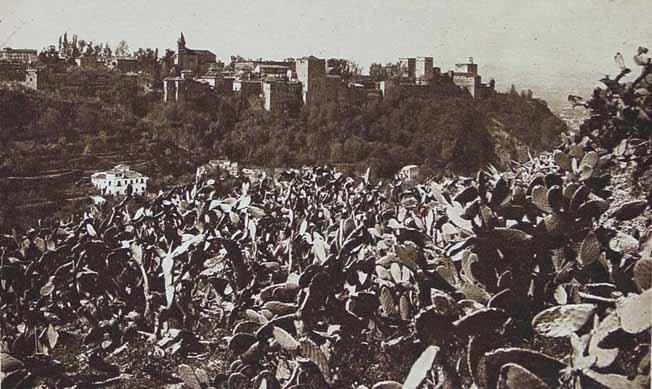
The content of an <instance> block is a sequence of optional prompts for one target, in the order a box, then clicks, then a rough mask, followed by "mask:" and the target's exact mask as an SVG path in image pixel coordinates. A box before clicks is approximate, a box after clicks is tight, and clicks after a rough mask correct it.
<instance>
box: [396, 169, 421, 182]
mask: <svg viewBox="0 0 652 389" xmlns="http://www.w3.org/2000/svg"><path fill="white" fill-rule="evenodd" d="M418 177H419V167H418V166H417V165H407V166H403V167H402V168H401V170H399V172H398V174H396V178H397V179H399V180H401V181H403V182H404V183H406V184H410V183H413V182H415V181H416V180H417V178H418Z"/></svg>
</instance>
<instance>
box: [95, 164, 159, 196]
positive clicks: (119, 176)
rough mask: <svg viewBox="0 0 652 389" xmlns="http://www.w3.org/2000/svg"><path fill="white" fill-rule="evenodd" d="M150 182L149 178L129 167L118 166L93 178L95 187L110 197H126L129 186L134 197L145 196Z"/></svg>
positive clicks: (96, 174)
mask: <svg viewBox="0 0 652 389" xmlns="http://www.w3.org/2000/svg"><path fill="white" fill-rule="evenodd" d="M148 181H149V178H148V177H146V176H144V175H142V174H141V173H139V172H137V171H133V170H131V169H130V168H129V166H127V165H117V166H116V167H114V168H113V169H111V170H108V171H106V172H98V173H94V174H93V175H92V176H91V183H92V184H93V186H95V187H96V188H97V189H99V190H100V191H101V193H102V194H104V195H109V196H124V195H126V194H127V188H128V187H129V186H131V189H132V193H133V194H134V195H140V196H144V195H145V194H146V193H147V182H148Z"/></svg>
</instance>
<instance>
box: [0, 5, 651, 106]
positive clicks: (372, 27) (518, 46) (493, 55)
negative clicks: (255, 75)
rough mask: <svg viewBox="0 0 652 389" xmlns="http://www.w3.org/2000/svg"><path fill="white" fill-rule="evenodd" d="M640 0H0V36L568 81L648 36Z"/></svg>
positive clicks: (29, 44)
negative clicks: (467, 69)
mask: <svg viewBox="0 0 652 389" xmlns="http://www.w3.org/2000/svg"><path fill="white" fill-rule="evenodd" d="M650 1H651V0H572V1H568V0H491V1H489V0H409V1H397V0H391V1H385V0H328V1H322V0H311V1H308V0H273V1H251V0H238V1H222V0H210V1H208V0H203V1H199V0H177V1H170V0H156V1H145V0H128V1H126V0H102V1H97V0H0V47H14V48H36V49H41V48H43V47H45V46H47V45H50V44H56V42H57V40H58V37H59V35H61V34H63V33H64V32H65V31H67V32H68V35H69V36H70V35H71V34H73V33H74V34H77V35H78V36H79V39H84V40H87V41H88V40H92V41H94V42H109V43H110V44H111V45H112V46H115V45H116V44H117V42H118V41H120V40H122V39H124V40H126V41H127V42H128V43H129V47H130V49H132V50H135V49H137V48H139V47H151V48H159V51H161V52H163V51H164V49H165V48H172V49H175V48H176V40H177V38H178V37H179V34H180V32H182V31H183V33H184V35H185V37H186V41H187V44H188V47H190V48H197V49H208V50H211V51H213V52H214V53H215V54H216V55H217V57H218V58H219V59H221V60H223V61H227V62H228V60H229V58H230V56H231V55H233V54H240V55H242V56H243V57H250V58H268V59H284V58H288V57H300V56H304V55H310V54H313V55H316V56H319V57H327V58H329V57H343V58H349V59H352V60H354V61H355V62H357V63H359V64H360V65H362V66H363V68H364V71H365V72H366V71H367V70H368V66H369V65H370V64H371V63H373V62H382V63H386V62H389V61H396V60H397V58H399V57H406V56H432V57H434V62H435V66H440V67H441V68H442V70H444V71H445V70H448V69H451V68H452V67H453V65H454V64H455V63H457V62H465V61H466V60H467V59H468V57H473V59H474V62H475V63H477V64H479V70H480V73H481V74H482V75H483V78H484V79H488V78H489V77H496V82H497V85H498V88H499V89H501V87H502V88H503V89H505V88H507V87H509V85H510V84H511V82H512V81H513V80H517V81H519V82H521V83H525V84H527V83H531V84H532V86H535V87H538V88H543V87H545V85H546V83H549V84H551V85H552V84H554V85H553V86H554V87H555V88H557V87H560V88H563V87H564V85H566V86H568V87H569V88H571V87H572V85H573V82H576V81H577V80H586V79H588V80H595V79H597V78H599V77H601V76H602V75H604V74H607V73H609V74H611V73H616V72H617V68H616V66H615V64H614V61H613V56H614V55H615V54H616V52H622V53H623V55H624V56H625V58H626V59H627V60H628V61H629V62H630V63H631V57H632V56H633V54H634V51H635V50H636V48H637V47H638V46H640V45H643V46H651V45H652V23H650V9H651V7H650ZM596 77H597V78H596ZM519 86H520V85H519ZM523 87H529V85H523ZM535 93H536V91H535Z"/></svg>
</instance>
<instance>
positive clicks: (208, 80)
mask: <svg viewBox="0 0 652 389" xmlns="http://www.w3.org/2000/svg"><path fill="white" fill-rule="evenodd" d="M373 66H377V67H378V66H380V67H381V68H382V69H381V72H380V73H378V72H376V73H375V74H373V75H372V74H370V75H362V74H360V71H359V69H358V68H355V64H353V63H352V62H351V61H348V60H345V59H335V58H331V59H328V60H326V59H322V58H317V57H314V56H307V57H302V58H297V59H294V58H289V59H285V60H282V61H275V60H262V59H257V60H248V59H243V58H241V57H239V56H238V57H232V61H231V63H230V64H228V65H225V64H224V63H223V62H221V61H219V60H217V56H216V55H215V54H214V53H213V52H211V51H209V50H204V49H194V48H190V47H189V46H188V45H187V42H186V38H185V36H184V35H183V33H181V34H180V37H179V39H178V40H177V47H176V52H175V51H173V50H166V53H165V55H164V56H163V57H161V58H159V57H158V51H153V50H150V49H147V50H146V51H145V50H142V49H140V50H139V51H138V52H137V53H134V54H133V55H132V54H129V53H125V52H124V51H120V52H118V50H117V49H116V52H115V53H114V52H113V51H112V50H111V49H110V48H109V47H108V44H107V45H106V46H102V45H99V46H95V47H93V46H91V45H90V44H87V43H84V41H79V42H78V41H77V37H76V36H73V39H72V40H68V38H67V34H64V35H63V37H62V38H60V39H59V48H58V49H57V48H56V47H55V46H50V47H49V48H47V49H44V50H43V51H42V52H40V53H38V54H37V51H36V50H30V49H11V48H6V49H3V50H1V51H0V86H4V87H12V86H17V85H18V86H22V87H27V88H30V89H38V90H49V91H56V90H58V89H62V88H63V89H70V88H73V89H74V88H76V87H77V88H81V87H82V86H80V85H70V84H69V83H70V82H72V81H70V80H69V78H70V77H65V73H66V72H69V71H71V70H74V68H78V69H92V70H98V69H105V70H109V71H113V72H116V73H117V74H119V75H120V76H121V77H122V78H123V79H124V80H125V82H126V83H127V84H130V85H132V84H133V86H134V87H139V88H140V89H143V88H144V90H145V91H147V90H161V89H162V92H163V101H164V102H184V101H187V100H191V99H192V98H193V96H197V95H199V94H201V93H205V92H209V91H210V92H214V93H217V94H218V95H231V94H234V93H239V95H240V97H241V98H243V99H250V98H260V99H261V100H262V107H263V108H264V109H265V110H267V111H270V112H274V113H297V112H299V110H300V109H301V107H302V106H303V105H305V104H309V103H310V102H311V101H312V102H319V103H321V102H328V101H336V100H339V101H341V100H342V99H344V100H345V101H348V102H350V103H351V104H353V105H357V106H365V105H367V104H369V103H370V102H374V101H378V100H379V99H383V98H384V97H386V96H387V95H388V94H389V93H392V92H393V91H401V92H404V93H407V95H417V96H427V95H428V94H429V93H431V92H432V90H433V88H434V85H437V83H438V82H439V81H442V80H448V81H450V82H452V83H454V84H455V85H457V86H458V87H460V88H463V89H465V90H466V91H468V93H469V94H470V95H471V96H472V97H473V98H476V99H477V98H482V97H485V96H487V95H490V94H492V93H494V91H495V90H494V89H495V88H494V85H495V83H494V81H493V80H491V81H490V82H489V83H486V84H485V83H482V77H481V76H480V75H479V74H478V65H477V64H475V63H474V62H473V58H469V60H468V61H467V62H466V63H460V64H457V65H456V66H455V70H450V71H448V72H442V71H441V68H439V67H436V66H435V61H434V59H433V57H409V58H399V59H398V62H396V63H395V64H387V65H385V66H381V65H372V67H373ZM370 70H371V69H370ZM376 70H378V69H376ZM370 73H371V71H370ZM96 78H97V80H95V79H92V80H87V82H90V83H91V84H92V85H90V86H88V85H87V86H85V87H84V88H86V89H88V88H91V89H97V90H101V89H102V88H104V87H106V86H107V85H106V82H111V81H110V80H109V79H108V78H107V77H105V76H103V75H102V74H98V75H97V77H96Z"/></svg>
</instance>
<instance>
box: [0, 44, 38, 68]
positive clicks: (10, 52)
mask: <svg viewBox="0 0 652 389" xmlns="http://www.w3.org/2000/svg"><path fill="white" fill-rule="evenodd" d="M37 60H38V52H37V51H36V50H32V49H12V48H11V47H5V48H4V49H2V50H0V61H2V62H11V63H23V64H31V63H34V62H36V61H37Z"/></svg>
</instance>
